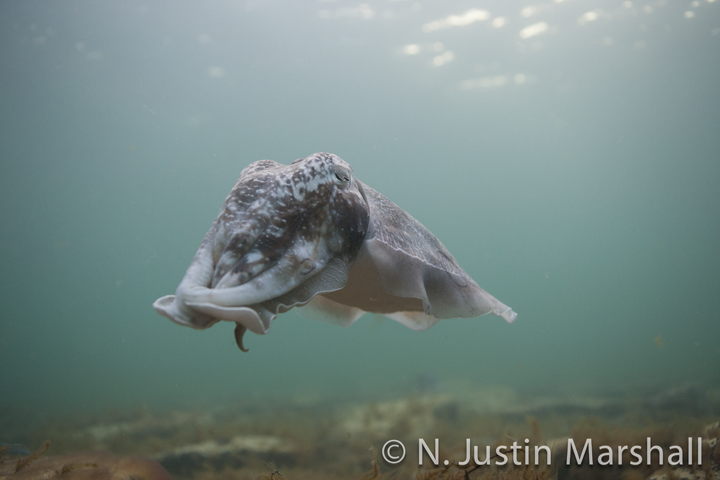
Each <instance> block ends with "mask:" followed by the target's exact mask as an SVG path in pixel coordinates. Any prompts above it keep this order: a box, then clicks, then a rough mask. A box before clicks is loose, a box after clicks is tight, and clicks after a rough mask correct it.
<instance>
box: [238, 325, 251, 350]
mask: <svg viewBox="0 0 720 480" xmlns="http://www.w3.org/2000/svg"><path fill="white" fill-rule="evenodd" d="M245 332H247V327H246V326H245V325H242V324H240V323H236V324H235V343H237V346H238V348H239V349H240V350H242V351H243V352H245V353H247V352H249V351H250V349H249V348H245V346H244V345H243V336H244V335H245Z"/></svg>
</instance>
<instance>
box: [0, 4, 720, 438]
mask: <svg viewBox="0 0 720 480" xmlns="http://www.w3.org/2000/svg"><path fill="white" fill-rule="evenodd" d="M625 3H626V4H628V3H629V2H625ZM697 3H698V4H697V5H696V6H693V5H692V4H690V3H688V2H680V1H669V2H659V3H658V2H654V3H649V4H640V3H639V2H633V4H630V5H628V6H626V5H624V4H623V2H620V1H591V0H568V1H566V2H562V3H556V2H547V3H543V4H536V11H535V12H534V13H533V11H523V8H524V7H527V6H528V4H525V3H522V2H515V1H512V2H509V1H503V2H500V1H488V2H480V1H478V2H458V1H453V2H412V1H397V2H390V1H388V2H384V1H375V2H369V3H366V4H364V5H365V6H361V5H360V4H359V3H353V2H342V1H337V2H310V1H303V2H295V1H289V0H288V1H270V0H267V1H257V2H223V1H218V2H203V3H200V2H150V3H144V2H139V1H134V0H133V1H128V2H90V1H79V0H68V1H47V2H45V1H43V2H33V1H30V2H20V1H6V2H2V4H0V38H1V40H0V225H1V227H0V305H2V306H3V309H2V314H1V316H0V365H2V368H1V369H0V372H1V373H0V392H2V393H1V394H0V405H1V406H2V409H3V411H5V412H12V411H16V409H17V408H21V409H31V410H34V411H36V412H43V413H47V414H53V413H61V412H67V411H72V412H83V411H102V410H105V409H107V408H110V407H120V408H132V407H134V406H137V405H149V406H151V407H153V408H159V409H162V408H171V407H176V406H190V407H194V406H204V405H213V404H217V403H221V402H226V401H228V400H231V399H234V398H238V397H240V398H253V399H262V398H266V397H267V398H307V399H317V398H331V399H332V398H338V399H344V400H353V399H363V400H364V399H368V398H369V399H373V398H388V397H392V396H394V395H403V394H405V393H406V392H408V391H411V390H412V389H413V388H414V382H415V379H416V378H418V376H420V375H422V376H426V377H427V376H429V377H431V378H434V379H436V381H437V382H438V383H439V384H440V385H441V387H440V388H443V387H442V385H444V386H447V385H457V384H466V385H470V386H492V385H498V386H507V387H510V388H513V389H520V390H524V391H529V392H532V391H547V390H552V391H558V392H567V394H569V395H572V394H573V393H574V392H580V391H584V392H585V391H607V390H613V391H623V392H625V393H628V392H629V393H632V392H634V391H641V390H643V389H648V388H660V389H662V388H672V387H676V386H682V385H686V384H697V385H701V386H702V387H703V388H707V389H717V388H718V387H720V368H718V365H720V324H719V323H718V321H719V320H720V317H719V314H718V298H720V215H719V208H718V207H719V206H720V188H718V184H719V181H720V93H719V92H720V90H718V85H720V62H719V61H718V59H720V2H708V1H707V0H702V1H700V2H697ZM645 7H648V8H645ZM473 8H475V9H480V10H484V11H487V12H489V18H488V19H487V20H478V21H476V22H473V23H471V24H468V25H464V26H453V25H449V26H446V27H445V28H437V29H434V30H432V29H431V27H427V28H426V30H430V31H423V25H427V24H430V22H432V21H441V22H440V25H441V26H442V25H443V24H442V20H443V19H446V18H447V17H448V16H449V15H453V14H455V15H461V14H463V13H464V12H466V11H468V10H470V9H473ZM521 12H522V13H521ZM587 12H594V15H595V17H594V18H595V19H594V20H587V19H588V18H593V15H590V16H589V17H588V16H587V15H586V13H587ZM686 12H690V13H691V14H692V15H690V14H687V13H686ZM524 14H528V16H524ZM498 17H503V18H504V19H505V22H506V23H505V24H504V25H502V26H499V27H495V26H493V24H491V22H492V21H493V20H494V19H497V18H498ZM579 19H585V20H580V21H579ZM540 22H545V24H546V25H547V30H546V31H544V32H541V33H539V34H537V35H535V36H532V37H529V38H525V39H523V38H521V36H520V34H519V32H521V31H522V29H524V28H525V27H527V26H530V25H535V24H538V23H540ZM499 23H502V22H496V23H495V24H499ZM408 45H417V48H415V47H410V48H407V46H408ZM415 49H417V50H419V52H418V53H416V54H412V55H410V54H407V52H411V51H414V50H415ZM448 52H451V53H448ZM443 55H444V56H443ZM438 58H439V59H438ZM438 63H442V65H437V64H438ZM319 151H327V152H332V153H335V154H337V155H339V156H340V157H342V158H343V159H344V160H346V161H347V162H349V163H350V164H351V165H352V166H353V168H354V170H355V174H356V176H357V177H358V178H359V179H360V180H362V181H363V182H365V183H366V184H368V185H370V186H372V187H373V188H375V189H376V190H378V191H380V192H381V193H383V194H384V195H385V196H387V197H388V198H390V199H391V200H392V201H394V202H395V203H397V204H398V205H399V206H400V207H402V208H403V209H405V210H406V211H408V212H409V213H411V214H412V215H413V216H414V217H416V218H417V219H418V220H420V221H421V222H422V223H423V224H424V225H425V226H427V227H428V229H430V230H431V231H432V232H433V233H435V234H436V235H437V236H438V237H439V238H440V239H441V241H442V242H443V243H444V244H445V245H446V246H447V248H448V249H449V250H450V251H451V252H452V253H453V255H454V256H455V258H456V259H457V260H458V262H459V263H460V264H461V265H462V266H463V267H464V269H465V270H466V271H467V272H468V273H469V274H470V275H471V276H472V277H473V278H474V279H475V280H476V281H477V282H478V283H479V284H480V285H481V286H482V287H483V288H484V289H486V290H487V291H489V292H490V293H492V294H493V295H494V296H496V297H497V298H498V299H500V300H501V301H502V302H504V303H506V304H508V305H510V306H511V307H512V308H513V309H514V310H515V311H517V312H518V313H519V316H518V319H517V321H516V322H515V323H514V324H512V325H508V324H505V323H504V322H503V321H502V320H501V319H498V318H497V317H492V316H489V317H483V318H480V319H465V320H443V321H441V322H440V323H439V324H438V325H436V326H435V327H433V328H432V329H430V330H428V331H425V332H413V331H411V330H408V329H407V328H405V327H403V326H401V325H399V324H397V323H395V322H393V321H391V320H388V319H383V318H382V317H373V316H371V315H367V316H366V317H363V318H362V319H361V320H360V321H358V322H357V323H356V324H355V325H353V326H352V327H351V328H348V329H342V328H339V327H336V326H332V325H327V324H324V323H320V322H314V321H311V320H306V319H303V318H301V317H299V316H297V315H295V314H294V313H292V312H290V313H287V314H284V315H281V316H280V317H279V318H278V319H276V320H275V321H274V323H273V326H272V328H271V330H270V332H269V333H268V334H267V335H265V336H256V335H253V334H248V335H247V336H246V340H245V345H246V346H248V347H249V348H250V352H249V353H247V354H244V353H241V352H240V351H239V350H238V349H237V347H236V346H235V342H234V339H233V335H232V326H231V325H229V324H225V323H223V324H219V325H216V326H214V327H213V328H211V329H209V330H206V331H194V330H191V329H189V328H183V327H180V326H178V325H175V324H173V323H171V322H170V321H168V320H167V319H165V318H163V317H161V316H159V315H157V314H156V313H155V312H154V310H153V309H152V307H151V305H152V302H153V301H154V300H155V299H156V298H158V297H160V296H163V295H167V294H171V293H173V292H174V291H175V288H176V287H177V284H178V283H179V281H180V279H181V278H182V275H183V273H184V272H185V270H186V268H187V267H188V265H189V262H190V260H191V259H192V257H193V255H194V253H195V251H196V249H197V248H198V246H199V244H200V241H201V239H202V237H203V235H204V234H205V232H206V231H207V230H208V229H209V227H210V225H211V224H212V222H213V220H214V218H215V216H216V215H217V213H218V211H219V209H220V207H221V205H222V202H223V200H224V199H225V196H226V195H227V193H228V192H229V190H230V188H231V187H232V185H233V184H234V182H235V180H236V179H237V177H238V175H239V173H240V171H241V170H242V169H243V168H244V167H245V166H246V165H248V164H249V163H251V162H253V161H255V160H259V159H272V160H276V161H278V162H281V163H289V162H291V161H293V160H294V159H296V158H299V157H304V156H307V155H309V154H312V153H314V152H319ZM660 336H662V342H661V343H662V344H663V345H659V344H658V342H656V341H655V339H657V338H659V337H660ZM446 388H447V387H446ZM0 440H2V439H0Z"/></svg>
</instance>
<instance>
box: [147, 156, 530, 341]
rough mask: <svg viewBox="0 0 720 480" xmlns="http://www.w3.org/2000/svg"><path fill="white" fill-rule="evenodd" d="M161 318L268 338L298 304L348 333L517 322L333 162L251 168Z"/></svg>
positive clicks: (428, 236)
mask: <svg viewBox="0 0 720 480" xmlns="http://www.w3.org/2000/svg"><path fill="white" fill-rule="evenodd" d="M153 306H154V307H155V310H156V311H157V312H158V313H159V314H160V315H163V316H165V317H167V318H169V319H170V320H172V321H173V322H175V323H178V324H180V325H186V326H189V327H192V328H196V329H205V328H208V327H211V326H212V325H214V324H215V323H217V322H219V321H220V320H226V321H228V322H235V323H236V328H235V340H236V342H237V344H238V347H240V349H241V350H243V351H247V350H246V349H245V348H244V346H243V335H244V334H245V332H246V331H247V330H250V331H251V332H253V333H257V334H265V333H267V332H268V330H269V329H270V325H271V323H272V321H273V320H274V319H275V318H276V317H277V316H278V315H279V314H281V313H284V312H287V311H288V310H290V309H291V308H293V307H297V308H298V309H299V313H301V315H303V316H305V317H308V318H314V319H317V320H322V321H326V322H329V323H334V324H337V325H342V326H345V327H347V326H349V325H351V324H352V323H353V322H354V321H355V320H357V319H358V318H360V317H361V316H362V315H363V314H364V313H365V312H372V313H377V314H382V315H385V316H387V317H389V318H391V319H393V320H396V321H398V322H400V323H401V324H403V325H405V326H406V327H409V328H411V329H413V330H425V329H427V328H430V327H431V326H433V325H435V324H436V323H437V322H438V320H440V319H445V318H472V317H479V316H481V315H485V314H488V313H492V314H494V315H497V316H499V317H502V318H503V319H505V320H506V321H507V322H509V323H512V322H513V321H514V320H515V318H516V317H517V314H516V313H515V312H514V311H513V310H512V309H511V308H510V307H508V306H507V305H505V304H503V303H502V302H500V301H499V300H497V299H496V298H495V297H493V296H492V295H490V294H489V293H487V292H486V291H485V290H483V289H482V288H480V287H479V286H478V284H477V283H475V282H474V281H473V280H472V278H470V276H469V275H468V274H467V273H465V271H464V270H463V269H462V268H461V267H460V266H459V265H458V263H457V262H456V261H455V259H454V258H453V256H452V255H450V252H448V251H447V249H446V248H445V247H444V246H443V244H442V243H440V240H438V239H437V238H436V237H435V236H434V235H433V234H432V233H430V232H429V231H428V230H427V229H426V228H425V227H424V226H423V225H422V224H420V222H418V221H417V220H415V219H414V218H413V217H411V216H410V215H409V214H408V213H406V212H405V211H403V210H402V209H401V208H400V207H398V206H397V205H395V204H394V203H393V202H391V201H390V200H388V199H387V198H385V197H384V196H383V195H381V194H380V193H378V192H376V191H375V190H373V189H372V188H370V187H368V186H367V185H365V184H363V183H362V182H361V181H360V180H358V179H357V178H355V176H354V174H353V169H352V167H351V166H350V165H349V164H348V163H346V162H345V161H343V160H342V159H341V158H340V157H338V156H336V155H333V154H331V153H316V154H314V155H310V156H309V157H306V158H301V159H298V160H295V161H294V162H292V164H290V165H282V164H279V163H276V162H273V161H271V160H260V161H258V162H254V163H252V164H250V165H249V166H247V167H246V168H245V169H244V170H243V171H242V173H241V174H240V178H239V179H238V180H237V182H236V183H235V186H234V187H233V188H232V190H231V191H230V195H228V197H227V199H226V200H225V203H224V205H223V207H222V210H221V211H220V214H219V215H218V217H217V218H216V219H215V222H214V223H213V225H212V227H211V228H210V231H209V232H208V233H207V235H205V238H204V239H203V241H202V243H201V244H200V248H199V249H198V251H197V253H196V254H195V258H193V260H192V262H191V263H190V267H189V268H188V270H187V272H186V273H185V276H184V278H183V279H182V281H181V282H180V285H179V286H178V288H177V290H176V292H175V295H167V296H165V297H162V298H159V299H158V300H157V301H155V303H154V304H153Z"/></svg>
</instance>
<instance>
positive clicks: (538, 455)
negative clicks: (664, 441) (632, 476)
mask: <svg viewBox="0 0 720 480" xmlns="http://www.w3.org/2000/svg"><path fill="white" fill-rule="evenodd" d="M529 443H530V440H529V439H527V438H526V439H525V445H518V442H517V441H514V442H513V443H512V446H507V445H499V446H498V447H497V448H495V452H494V454H493V453H492V452H491V450H490V446H486V447H485V449H484V452H482V450H480V449H479V448H478V446H477V445H474V446H473V445H472V444H471V441H470V439H469V438H468V439H467V440H466V442H465V460H463V461H461V462H457V464H458V465H460V466H465V465H468V464H469V463H470V462H471V461H472V462H474V463H475V464H476V465H491V464H492V465H507V464H508V462H512V465H530V464H533V465H540V464H541V463H544V464H545V465H550V463H551V462H552V458H553V455H552V450H551V447H550V446H548V445H533V446H530V445H528V444H529ZM693 443H694V442H693V438H692V437H688V442H687V450H683V449H682V447H680V446H678V445H671V446H670V447H668V449H667V458H665V452H664V451H663V449H662V447H660V446H658V445H653V444H652V439H651V438H650V437H647V443H646V444H645V445H618V446H615V447H611V446H609V445H600V446H597V449H595V450H594V449H593V442H592V439H590V438H588V439H587V440H585V442H584V443H583V442H580V445H576V444H575V441H574V440H573V439H572V438H568V439H567V449H566V455H565V464H566V465H622V464H623V453H624V452H628V453H629V455H630V457H631V458H632V460H631V461H630V462H629V464H630V465H633V466H637V465H640V464H642V463H643V461H645V462H646V463H647V465H651V464H652V460H653V459H656V460H657V462H658V464H659V465H665V462H666V461H667V464H668V465H672V466H680V465H687V466H691V465H693V450H695V451H696V460H695V465H697V466H700V465H702V439H701V438H700V437H697V442H696V443H697V446H696V447H695V448H693ZM558 447H559V445H557V444H556V445H553V449H555V450H556V451H557V449H558ZM439 452H440V440H439V439H437V438H436V439H435V442H434V448H431V447H430V446H429V445H428V444H427V443H426V442H425V440H424V439H422V438H420V439H418V463H419V464H420V465H422V464H423V458H424V457H427V458H428V459H429V460H430V462H432V464H433V465H435V466H439V465H440V462H441V459H440V455H439ZM481 452H482V453H484V456H483V458H482V459H481V458H480V455H481ZM595 454H597V458H596V457H594V455H595ZM442 463H443V464H444V465H449V464H450V460H442Z"/></svg>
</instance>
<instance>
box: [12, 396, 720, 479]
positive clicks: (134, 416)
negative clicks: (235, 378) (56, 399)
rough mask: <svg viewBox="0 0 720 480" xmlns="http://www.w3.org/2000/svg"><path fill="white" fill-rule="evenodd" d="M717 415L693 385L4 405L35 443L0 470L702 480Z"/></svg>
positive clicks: (36, 474) (17, 434)
mask: <svg viewBox="0 0 720 480" xmlns="http://www.w3.org/2000/svg"><path fill="white" fill-rule="evenodd" d="M719 419H720V390H707V389H704V388H702V387H699V386H697V385H686V386H682V387H679V388H674V389H669V390H656V391H654V392H648V393H646V394H643V395H635V396H632V397H630V396H628V395H623V394H622V393H618V392H615V393H613V394H610V393H607V392H606V393H605V394H598V393H594V394H592V395H589V394H588V395H580V394H571V395H570V394H566V395H559V394H556V395H553V394H549V393H544V394H539V393H537V392H535V393H522V392H516V391H513V390H510V389H508V388H504V387H488V388H480V389H469V388H464V389H463V388H458V389H447V390H446V391H439V392H438V391H433V392H421V393H414V394H412V395H408V396H405V397H396V398H387V399H384V400H375V401H368V402H360V403H358V402H352V401H346V402H341V401H337V400H334V401H332V402H329V401H323V400H321V399H315V400H310V399H307V398H305V399H298V398H293V397H292V396H288V397H285V398H278V399H265V400H262V401H260V400H252V401H251V400H243V399H238V400H236V401H232V402H228V403H227V404H225V405H217V406H213V407H212V408H209V409H208V408H204V409H197V410H193V409H186V410H172V411H154V410H151V409H148V408H136V409H133V410H128V411H106V412H98V413H94V414H91V415H84V416H58V417H50V418H44V419H38V418H36V417H32V414H31V413H23V412H13V411H12V410H11V409H10V410H9V409H4V413H3V414H2V415H1V416H0V430H1V431H2V432H3V437H4V439H7V438H9V439H12V441H13V442H17V443H18V444H22V445H24V446H26V447H27V449H28V450H29V451H30V452H34V453H31V454H29V455H28V454H27V451H26V452H23V453H26V454H25V455H23V454H18V452H17V449H15V450H13V448H11V447H12V446H10V445H5V446H2V447H0V479H3V480H4V479H8V480H11V479H12V480H25V479H27V480H30V479H33V480H35V479H40V478H43V479H54V478H57V479H62V480H67V479H80V480H82V479H116V480H121V479H122V480H165V479H168V478H174V479H177V480H182V479H195V480H225V479H227V480H230V479H233V480H235V479H272V480H284V479H285V480H300V479H318V480H321V479H357V480H371V479H380V478H383V479H398V480H400V479H416V480H429V479H457V480H466V479H467V480H477V479H538V480H539V479H555V478H558V479H624V480H635V479H637V480H641V479H653V480H661V479H665V480H670V479H691V480H700V479H703V480H710V479H720V445H718V437H719V436H720V423H718V420H719ZM28 425H34V426H33V427H30V428H28ZM436 438H437V439H438V445H439V450H438V452H437V454H438V457H439V458H438V463H439V465H438V466H435V465H433V463H432V461H431V459H430V457H428V455H424V457H423V465H422V466H419V465H418V449H419V439H423V440H424V442H425V443H426V444H427V445H428V446H429V447H430V449H431V452H432V449H434V442H435V439H436ZM569 438H571V439H573V441H574V443H575V444H576V445H577V446H578V449H579V450H580V449H582V447H583V445H584V444H585V442H586V439H588V438H590V439H592V450H593V458H594V464H593V465H589V464H588V457H587V456H585V457H584V459H583V461H582V462H581V464H580V465H578V464H577V462H576V461H575V460H573V461H572V462H571V464H570V465H568V464H567V463H566V458H567V445H568V439H569ZM648 438H650V439H651V441H652V444H653V445H657V446H659V447H660V449H662V451H663V463H662V464H660V463H659V456H658V455H657V450H658V449H656V450H655V453H654V454H653V455H652V456H651V461H650V464H649V465H648V464H647V462H646V451H645V450H646V449H645V446H646V442H647V439H648ZM688 438H690V439H692V445H693V448H695V450H694V451H693V452H692V453H691V460H692V465H688V461H687V458H684V462H683V463H684V465H682V466H679V465H676V466H671V465H669V464H668V455H670V454H671V453H672V452H673V451H677V450H678V447H675V450H673V446H679V449H680V450H682V451H683V455H684V456H686V454H687V453H690V452H687V448H688ZM698 438H700V440H697V439H698ZM391 439H394V440H399V441H401V442H403V444H404V445H405V446H406V447H407V454H406V457H405V459H404V460H403V461H402V462H400V463H398V464H394V465H393V464H390V463H388V462H386V461H385V460H384V459H383V457H382V448H383V445H384V444H385V442H387V441H388V440H391ZM468 441H469V442H470V444H471V445H472V446H477V447H478V449H479V451H480V458H481V459H485V453H484V452H485V451H486V450H485V448H486V446H490V447H491V451H492V452H495V451H496V449H497V447H499V446H502V445H504V446H506V450H505V453H506V454H508V456H509V461H508V465H505V466H498V465H489V466H487V465H484V466H478V465H476V464H475V462H474V461H472V460H471V461H470V462H469V464H467V465H460V463H461V462H463V460H464V459H465V458H466V447H467V444H468ZM698 441H699V442H700V444H701V458H700V460H701V464H698V459H697V449H696V446H697V442H698ZM48 442H49V443H48ZM513 442H516V445H520V446H522V447H524V446H525V445H527V446H528V447H529V449H528V452H530V455H529V457H528V458H527V459H525V456H524V453H523V452H524V450H523V449H522V448H521V449H518V455H517V457H516V460H517V461H518V463H521V465H513V458H512V454H511V450H510V447H511V446H512V445H513ZM542 445H546V446H548V447H549V448H548V450H549V451H551V455H552V458H551V465H550V466H547V465H546V456H545V455H544V454H542V453H541V454H539V456H538V459H537V460H538V463H539V465H538V466H535V465H534V463H535V461H536V459H535V457H534V454H533V453H532V452H533V451H534V450H533V448H534V447H535V446H542ZM635 445H639V446H641V447H642V451H641V455H642V462H641V463H640V465H636V466H632V465H630V463H631V462H632V461H633V457H632V456H631V455H630V452H629V448H628V449H627V450H625V451H624V452H622V455H621V457H622V458H619V457H617V452H618V448H617V447H618V446H628V447H632V446H635ZM601 446H607V447H610V448H609V449H610V450H612V451H613V452H615V453H614V454H613V455H614V457H613V458H612V462H611V463H612V464H611V465H607V466H601V465H598V458H599V455H601V454H602V453H603V450H602V447H601ZM541 451H542V450H541ZM604 451H605V452H607V449H606V450H604ZM98 452H103V453H98ZM588 453H589V452H588ZM607 458H608V457H607V456H606V457H605V459H606V460H607ZM676 458H677V457H676ZM444 460H448V463H447V465H446V464H444ZM492 460H493V461H498V460H499V458H498V457H495V458H493V459H492ZM621 460H622V464H620V461H621ZM526 461H527V463H529V465H525V463H526ZM491 463H493V462H491ZM606 463H607V462H606ZM160 466H162V468H159V467H160Z"/></svg>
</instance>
